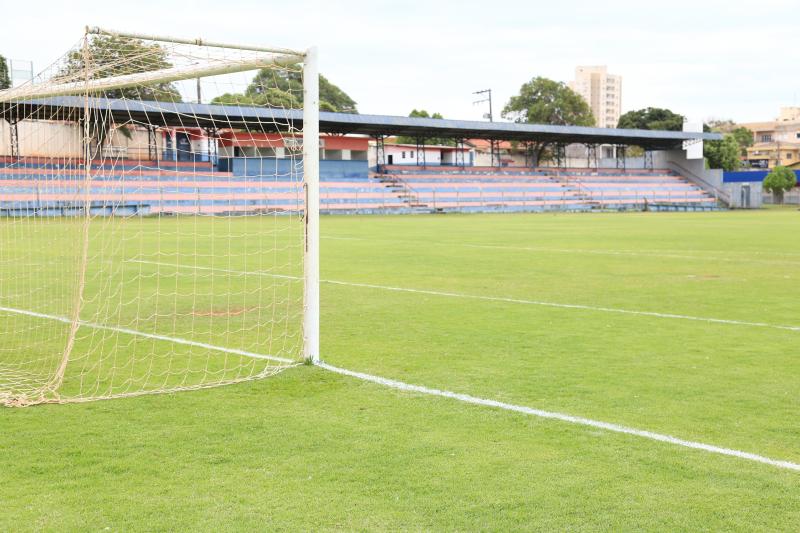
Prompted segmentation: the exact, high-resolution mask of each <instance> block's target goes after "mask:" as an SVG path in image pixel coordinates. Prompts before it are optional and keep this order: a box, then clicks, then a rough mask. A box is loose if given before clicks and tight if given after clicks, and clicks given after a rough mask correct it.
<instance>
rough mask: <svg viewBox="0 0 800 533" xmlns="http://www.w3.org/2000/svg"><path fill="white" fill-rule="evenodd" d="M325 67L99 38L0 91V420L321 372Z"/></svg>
mask: <svg viewBox="0 0 800 533" xmlns="http://www.w3.org/2000/svg"><path fill="white" fill-rule="evenodd" d="M317 61H318V56H317V49H316V48H315V47H312V48H309V49H308V50H306V51H302V52H301V51H295V50H289V49H284V48H266V47H253V46H243V45H235V44H225V43H218V42H213V41H206V40H202V39H179V38H171V37H165V36H156V35H147V34H141V33H129V32H118V31H112V30H107V29H102V28H97V27H92V28H89V27H87V28H86V33H85V37H84V38H83V39H82V40H81V41H80V42H79V43H78V44H77V45H76V46H75V47H74V48H73V49H72V50H71V51H70V52H68V53H67V54H65V55H64V56H63V57H62V58H61V59H60V60H58V61H56V62H55V63H54V64H53V65H52V66H51V67H50V68H49V69H48V70H47V71H45V72H43V73H41V74H40V75H39V76H37V77H35V78H34V80H32V82H30V83H26V84H24V85H21V86H18V87H14V88H10V89H7V90H4V91H0V136H2V139H0V193H3V194H0V319H1V320H0V405H10V406H24V405H32V404H37V403H46V402H74V401H88V400H95V399H101V398H113V397H122V396H135V395H140V394H151V393H158V392H173V391H180V390H191V389H199V388H207V387H212V386H217V385H222V384H228V383H235V382H240V381H246V380H252V379H258V378H261V377H266V376H270V375H273V374H275V373H276V372H279V371H281V370H283V369H285V368H289V367H291V366H295V365H298V364H302V363H303V362H310V363H314V364H315V363H318V362H320V341H319V335H320V291H319V284H320V279H319V278H320V274H319V272H320V263H319V251H320V246H319V149H320V142H319V74H318V66H317ZM195 86H196V101H187V100H188V99H190V98H191V100H194V96H195V93H194V91H195ZM300 143H302V151H300V150H299V146H298V145H299V144H300Z"/></svg>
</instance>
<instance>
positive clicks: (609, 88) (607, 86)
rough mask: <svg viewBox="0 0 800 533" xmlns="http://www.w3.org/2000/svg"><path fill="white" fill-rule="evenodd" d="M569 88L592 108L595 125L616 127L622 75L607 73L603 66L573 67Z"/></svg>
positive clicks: (620, 105) (620, 104)
mask: <svg viewBox="0 0 800 533" xmlns="http://www.w3.org/2000/svg"><path fill="white" fill-rule="evenodd" d="M569 86H570V88H571V89H572V90H573V91H575V92H576V93H578V94H580V95H581V96H583V98H584V99H585V100H586V102H587V103H588V104H589V107H591V108H592V114H593V115H594V118H595V122H596V126H598V127H600V128H616V127H617V122H619V116H620V114H621V112H622V111H621V110H622V76H617V75H615V74H609V73H608V69H607V68H606V67H605V66H597V67H575V81H572V82H570V83H569Z"/></svg>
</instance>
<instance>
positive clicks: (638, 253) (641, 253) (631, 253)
mask: <svg viewBox="0 0 800 533" xmlns="http://www.w3.org/2000/svg"><path fill="white" fill-rule="evenodd" d="M322 238H323V239H331V240H337V241H367V242H392V243H398V242H400V243H404V244H412V245H419V244H420V243H419V242H417V241H408V240H391V241H389V240H384V239H366V238H361V237H322ZM424 244H433V245H437V246H460V247H462V248H479V249H486V250H515V251H520V252H543V253H558V254H586V255H611V256H626V257H662V258H665V259H688V260H692V261H719V262H723V263H756V264H764V265H800V262H799V261H792V260H780V259H751V258H747V257H744V258H736V257H720V256H718V255H710V254H711V253H719V252H704V251H702V250H687V251H684V252H683V253H674V252H673V251H667V250H589V249H585V248H547V247H537V246H510V245H493V244H476V243H464V242H431V241H425V243H424ZM687 252H688V253H692V252H694V253H699V254H704V255H687ZM723 253H724V252H723ZM734 253H753V254H769V253H773V254H774V255H783V256H794V255H798V254H793V253H791V252H786V253H784V252H734Z"/></svg>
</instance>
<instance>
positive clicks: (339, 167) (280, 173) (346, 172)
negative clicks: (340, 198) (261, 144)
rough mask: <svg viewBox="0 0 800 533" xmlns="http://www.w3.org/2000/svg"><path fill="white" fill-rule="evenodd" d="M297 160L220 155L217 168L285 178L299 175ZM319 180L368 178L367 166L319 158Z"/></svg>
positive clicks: (255, 175)
mask: <svg viewBox="0 0 800 533" xmlns="http://www.w3.org/2000/svg"><path fill="white" fill-rule="evenodd" d="M300 165H301V163H300V161H299V160H292V159H282V158H277V157H221V158H220V159H219V164H218V168H219V170H220V171H222V172H231V173H233V175H234V176H236V177H258V178H266V179H275V180H278V178H286V177H288V176H291V175H292V174H294V175H295V176H299V175H300V172H302V167H301V166H300ZM319 174H320V179H321V180H338V179H358V180H367V179H369V167H368V164H367V161H366V160H349V161H346V160H329V159H326V160H321V161H320V162H319ZM298 179H299V178H298Z"/></svg>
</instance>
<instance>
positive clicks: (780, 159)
mask: <svg viewBox="0 0 800 533" xmlns="http://www.w3.org/2000/svg"><path fill="white" fill-rule="evenodd" d="M741 125H742V126H743V127H745V128H747V129H748V130H750V131H751V132H752V133H753V146H751V147H749V148H748V149H747V156H746V163H747V165H748V166H750V167H753V168H773V167H775V166H777V165H784V166H791V165H795V164H796V163H798V162H799V161H800V108H798V107H784V108H781V109H780V112H779V115H778V118H776V119H775V120H771V121H765V122H748V123H744V124H741Z"/></svg>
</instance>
